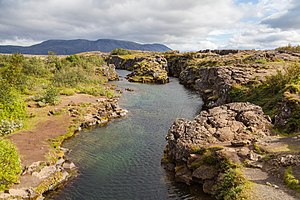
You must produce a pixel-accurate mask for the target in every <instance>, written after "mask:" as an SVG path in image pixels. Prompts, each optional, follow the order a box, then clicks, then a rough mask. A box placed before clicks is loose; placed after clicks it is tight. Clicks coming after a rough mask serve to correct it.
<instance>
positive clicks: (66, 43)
mask: <svg viewBox="0 0 300 200" xmlns="http://www.w3.org/2000/svg"><path fill="white" fill-rule="evenodd" d="M116 48H124V49H129V50H142V51H158V52H164V51H169V50H171V49H170V48H169V47H167V46H166V45H164V44H159V43H153V44H140V43H137V42H132V41H125V40H114V39H98V40H95V41H91V40H86V39H72V40H56V39H52V40H46V41H43V42H41V43H38V44H34V45H31V46H15V45H0V53H22V54H33V55H47V54H48V52H49V51H52V52H55V53H56V54H58V55H70V54H76V53H81V52H86V51H101V52H110V51H112V50H113V49H116Z"/></svg>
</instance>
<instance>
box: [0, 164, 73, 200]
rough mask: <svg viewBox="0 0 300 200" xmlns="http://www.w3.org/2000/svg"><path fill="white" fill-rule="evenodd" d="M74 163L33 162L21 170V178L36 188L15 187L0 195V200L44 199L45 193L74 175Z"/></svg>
mask: <svg viewBox="0 0 300 200" xmlns="http://www.w3.org/2000/svg"><path fill="white" fill-rule="evenodd" d="M76 170H77V168H76V166H75V164H74V163H72V162H70V161H68V160H65V159H64V158H60V159H59V160H58V161H57V162H56V163H54V164H52V165H51V164H49V163H47V162H40V161H38V162H35V163H32V164H31V165H30V166H28V167H26V166H25V168H24V169H23V173H22V177H24V176H31V178H29V179H30V180H31V181H32V183H31V184H33V183H39V184H38V185H37V186H36V187H34V186H32V187H24V188H20V187H18V186H17V185H16V186H15V187H13V188H11V189H9V190H7V191H5V192H2V193H0V199H38V198H42V199H43V198H44V197H43V196H42V195H43V193H44V192H45V191H51V190H55V189H56V188H58V187H59V186H60V185H61V184H63V183H65V182H66V181H68V180H69V179H70V178H71V177H72V176H74V174H76Z"/></svg>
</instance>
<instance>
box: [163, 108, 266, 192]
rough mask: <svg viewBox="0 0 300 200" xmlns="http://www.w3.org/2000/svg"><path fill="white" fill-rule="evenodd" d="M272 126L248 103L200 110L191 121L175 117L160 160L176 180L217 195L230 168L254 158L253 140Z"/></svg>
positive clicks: (255, 157) (260, 110) (261, 136)
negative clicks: (223, 177)
mask: <svg viewBox="0 0 300 200" xmlns="http://www.w3.org/2000/svg"><path fill="white" fill-rule="evenodd" d="M271 127H272V125H271V122H270V119H269V118H268V117H266V116H265V115H264V113H263V111H262V109H261V108H260V107H259V106H256V105H253V104H250V103H230V104H225V105H223V106H220V107H215V108H212V109H209V110H207V111H202V112H201V113H200V114H199V115H198V116H196V117H195V118H194V120H192V121H189V120H186V119H177V120H176V121H175V122H174V123H173V125H172V126H171V128H170V130H169V132H168V134H167V137H166V140H167V142H168V144H167V147H166V149H165V155H164V158H163V159H162V163H163V164H164V166H165V168H166V169H168V170H171V171H173V172H175V177H176V178H177V180H178V181H181V182H185V183H187V184H191V183H192V182H196V183H201V184H202V185H203V190H204V192H207V193H210V194H213V195H216V193H217V191H218V187H217V186H218V185H220V184H222V181H223V179H222V178H221V177H222V176H223V175H224V174H225V173H227V172H228V170H229V168H237V166H238V165H239V164H241V163H242V162H244V161H245V160H246V159H248V160H250V162H252V161H253V162H254V161H257V158H258V157H259V155H258V154H257V153H256V152H255V150H254V146H255V143H256V142H257V141H261V140H265V139H266V138H268V137H270V135H271V131H270V128H271ZM223 165H224V166H225V165H226V166H227V165H228V166H227V167H228V168H227V167H225V168H224V166H223Z"/></svg>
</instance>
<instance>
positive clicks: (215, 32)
mask: <svg viewBox="0 0 300 200" xmlns="http://www.w3.org/2000/svg"><path fill="white" fill-rule="evenodd" d="M237 2H238V3H237ZM295 2H296V0H286V1H279V0H259V1H258V2H255V1H252V0H249V1H241V0H239V1H236V0H215V1H211V0H197V1H195V0H185V1H183V0H64V1H61V0H44V1H39V0H26V1H22V0H15V1H10V0H0V8H1V12H0V44H31V43H33V42H35V41H42V40H47V39H74V38H83V39H91V40H96V39H99V38H113V39H123V40H131V41H136V42H141V43H154V42H159V43H165V44H167V45H169V46H170V47H171V48H174V49H179V50H184V51H186V50H199V49H206V48H212V49H215V48H230V47H239V48H248V47H251V48H252V47H253V48H269V47H270V48H271V47H273V46H276V45H277V44H282V43H283V42H285V41H288V40H292V39H294V40H293V41H292V42H296V41H298V35H299V34H298V33H299V32H298V31H297V30H295V29H293V27H291V30H281V29H280V27H275V26H274V27H267V25H264V24H260V22H261V21H263V23H266V24H268V25H269V26H271V24H273V25H274V24H275V23H274V21H273V22H272V21H270V20H273V19H281V18H284V16H285V15H287V13H289V12H288V11H289V10H291V11H292V10H293V8H294V7H293V6H294V4H295ZM292 3H293V4H292ZM294 11H295V9H294ZM294 13H295V12H294ZM278 16H280V17H281V18H280V17H278ZM298 16H300V15H298ZM268 20H269V21H268ZM298 24H300V23H298ZM253 31H254V32H253ZM276 35H278V36H277V37H275V36H276ZM284 37H288V38H286V39H284ZM264 39H266V41H265V42H264V41H263V40H264Z"/></svg>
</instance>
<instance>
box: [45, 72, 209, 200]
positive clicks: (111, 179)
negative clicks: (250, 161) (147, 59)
mask: <svg viewBox="0 0 300 200" xmlns="http://www.w3.org/2000/svg"><path fill="white" fill-rule="evenodd" d="M118 73H119V75H121V76H123V77H124V76H125V75H126V73H127V72H126V71H120V70H118ZM113 84H116V85H118V87H119V88H121V89H122V90H124V89H125V88H131V89H133V90H134V91H133V92H128V91H126V92H124V94H123V95H122V97H121V99H120V106H121V107H123V108H126V109H127V110H128V111H129V114H128V116H127V117H125V118H123V119H120V120H116V121H114V122H112V123H110V124H109V125H108V126H106V127H101V128H97V129H94V130H91V131H86V132H82V133H80V134H78V135H77V136H75V137H74V138H72V139H70V140H68V141H67V142H65V143H64V147H66V148H69V149H72V151H71V153H70V154H69V155H68V158H69V159H70V160H72V161H74V163H75V164H76V165H77V166H78V168H79V172H80V173H79V175H78V177H76V178H74V179H73V180H72V181H71V182H70V183H68V184H67V185H66V186H65V187H64V188H63V189H62V190H60V191H58V192H57V193H56V194H54V195H52V196H51V197H49V198H50V199H57V200H61V199H76V200H77V199H78V200H82V199H111V200H118V199H120V200H126V199H138V200H140V199H162V200H164V199H199V200H206V199H210V198H209V197H208V196H206V195H205V194H203V193H202V192H201V187H199V186H193V187H187V186H186V185H184V184H179V183H176V182H175V181H174V180H173V179H172V176H170V175H168V174H167V173H166V172H165V170H164V169H163V168H162V167H161V165H160V159H161V157H162V154H163V150H164V147H165V145H166V141H165V136H166V134H167V131H168V129H169V127H170V126H171V124H172V122H173V121H174V120H175V119H176V118H179V117H180V118H181V117H183V118H189V119H191V118H193V117H195V115H196V114H198V113H199V112H200V110H201V105H202V101H201V98H200V97H199V95H197V94H196V93H194V92H191V91H189V90H187V89H185V88H184V87H183V86H182V85H180V84H179V82H178V80H177V79H175V78H171V79H170V83H168V84H165V85H151V84H139V83H130V82H128V81H126V80H125V79H122V80H121V81H118V82H114V83H113Z"/></svg>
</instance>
